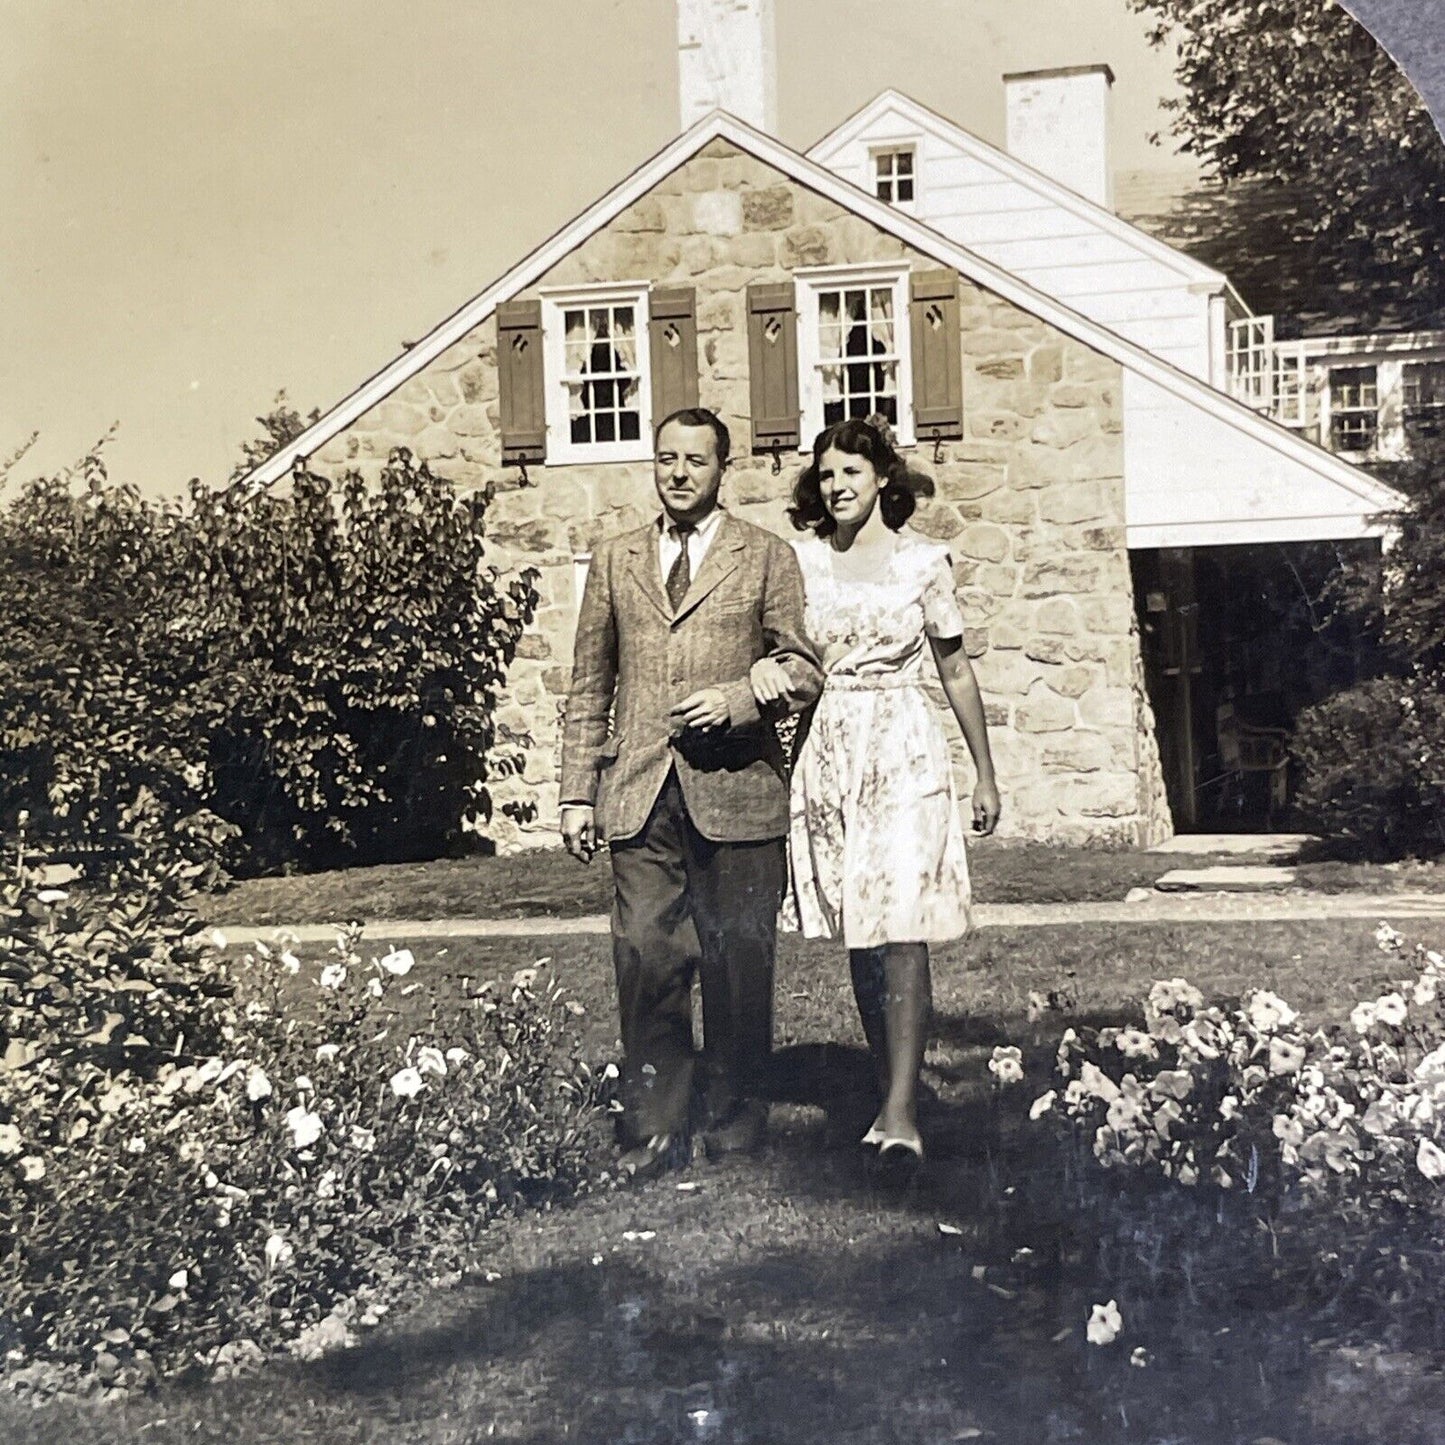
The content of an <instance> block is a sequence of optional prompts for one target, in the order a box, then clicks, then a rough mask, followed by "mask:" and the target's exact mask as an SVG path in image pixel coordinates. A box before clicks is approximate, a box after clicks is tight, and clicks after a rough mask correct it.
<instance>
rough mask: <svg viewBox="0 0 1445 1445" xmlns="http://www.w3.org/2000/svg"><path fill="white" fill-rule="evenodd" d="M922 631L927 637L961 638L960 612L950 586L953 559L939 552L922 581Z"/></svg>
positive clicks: (961, 617)
mask: <svg viewBox="0 0 1445 1445" xmlns="http://www.w3.org/2000/svg"><path fill="white" fill-rule="evenodd" d="M923 630H924V632H926V633H927V634H928V635H929V636H930V637H962V636H963V611H962V609H961V608H960V607H959V605H958V593H957V592H956V591H955V590H954V585H953V559H952V558H951V557H950V556H949V555H948V553H947V552H945V551H943V550H942V549H940V550H939V551H937V552H935V553H934V554H933V555H932V557H930V558H929V560H928V568H927V572H926V574H925V577H924V582H923Z"/></svg>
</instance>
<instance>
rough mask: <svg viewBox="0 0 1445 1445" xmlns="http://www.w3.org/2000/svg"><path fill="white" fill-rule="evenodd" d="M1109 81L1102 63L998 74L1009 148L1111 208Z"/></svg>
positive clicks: (1109, 72)
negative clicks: (1002, 75) (1005, 116)
mask: <svg viewBox="0 0 1445 1445" xmlns="http://www.w3.org/2000/svg"><path fill="white" fill-rule="evenodd" d="M1113 84H1114V72H1113V71H1112V70H1110V69H1109V67H1108V66H1107V65H1072V66H1067V67H1065V68H1064V69H1062V70H1024V71H1019V72H1017V73H1016V74H1013V75H1006V76H1004V78H1003V85H1004V100H1005V105H1006V107H1007V112H1008V115H1007V131H1006V134H1007V141H1006V148H1007V150H1008V153H1009V154H1010V155H1011V156H1014V157H1015V158H1016V159H1018V160H1021V161H1023V162H1024V163H1025V164H1026V165H1030V166H1032V167H1033V168H1034V169H1035V170H1037V171H1042V172H1043V173H1044V174H1045V175H1046V176H1049V177H1051V178H1052V179H1054V180H1056V181H1059V182H1061V183H1062V184H1064V185H1066V186H1068V187H1069V189H1070V190H1073V191H1077V192H1078V193H1079V194H1080V195H1081V196H1084V197H1087V199H1089V200H1091V201H1094V202H1096V203H1097V204H1098V205H1101V206H1105V207H1107V208H1108V209H1109V210H1111V211H1112V210H1113V209H1114V169H1113V164H1112V160H1111V157H1110V150H1109V144H1110V143H1109V129H1110V114H1111V110H1112V105H1111V90H1112V87H1113Z"/></svg>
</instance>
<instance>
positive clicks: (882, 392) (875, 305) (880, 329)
mask: <svg viewBox="0 0 1445 1445" xmlns="http://www.w3.org/2000/svg"><path fill="white" fill-rule="evenodd" d="M815 365H816V366H817V369H818V376H819V380H820V383H821V385H820V393H821V395H822V399H823V425H824V426H831V425H832V424H833V423H834V422H835V421H843V420H845V419H846V418H848V417H859V418H862V417H869V416H873V415H875V414H878V415H881V416H884V417H886V418H887V420H888V423H889V425H890V426H894V427H896V426H897V425H898V327H897V325H896V318H895V316H894V300H893V288H892V287H891V286H839V287H837V288H836V289H826V290H820V291H819V292H818V359H817V361H816V363H815Z"/></svg>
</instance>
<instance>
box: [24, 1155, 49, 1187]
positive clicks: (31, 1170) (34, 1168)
mask: <svg viewBox="0 0 1445 1445" xmlns="http://www.w3.org/2000/svg"><path fill="white" fill-rule="evenodd" d="M20 1172H21V1174H22V1175H24V1176H25V1182H26V1183H27V1184H34V1183H35V1182H36V1180H37V1179H44V1178H45V1160H43V1159H42V1158H40V1157H39V1156H38V1155H36V1154H27V1155H26V1156H25V1157H24V1158H23V1159H22V1160H21V1161H20Z"/></svg>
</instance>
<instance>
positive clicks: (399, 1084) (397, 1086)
mask: <svg viewBox="0 0 1445 1445" xmlns="http://www.w3.org/2000/svg"><path fill="white" fill-rule="evenodd" d="M422 1085H423V1081H422V1076H421V1075H420V1074H419V1073H418V1072H417V1070H415V1069H412V1068H406V1069H398V1070H397V1071H396V1073H394V1074H393V1075H392V1076H391V1092H392V1093H393V1094H395V1095H396V1096H397V1098H399V1099H414V1098H416V1096H417V1095H418V1094H419V1093H421V1091H422Z"/></svg>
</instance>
